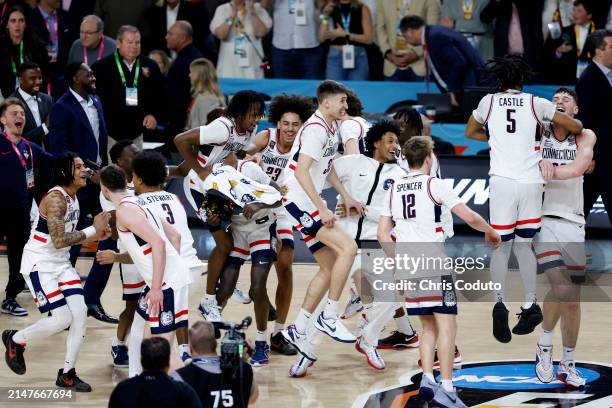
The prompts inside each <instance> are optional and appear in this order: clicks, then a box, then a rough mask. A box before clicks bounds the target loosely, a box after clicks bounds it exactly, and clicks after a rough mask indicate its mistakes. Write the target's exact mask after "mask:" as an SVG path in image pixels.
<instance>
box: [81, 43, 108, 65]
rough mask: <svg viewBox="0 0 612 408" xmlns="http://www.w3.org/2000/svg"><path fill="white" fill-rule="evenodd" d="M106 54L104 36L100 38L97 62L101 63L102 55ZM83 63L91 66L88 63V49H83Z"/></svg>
mask: <svg viewBox="0 0 612 408" xmlns="http://www.w3.org/2000/svg"><path fill="white" fill-rule="evenodd" d="M103 53H104V36H102V37H101V38H100V47H98V59H96V61H100V58H102V54H103ZM83 62H84V63H85V65H89V63H88V62H87V47H83Z"/></svg>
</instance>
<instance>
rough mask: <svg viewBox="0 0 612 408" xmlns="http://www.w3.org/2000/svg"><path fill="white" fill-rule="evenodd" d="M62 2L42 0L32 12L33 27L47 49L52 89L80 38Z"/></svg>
mask: <svg viewBox="0 0 612 408" xmlns="http://www.w3.org/2000/svg"><path fill="white" fill-rule="evenodd" d="M61 3H62V2H61V1H60V0H40V1H39V3H38V6H37V7H36V8H35V9H34V10H32V12H31V13H30V22H31V24H32V29H33V30H34V31H35V32H36V35H37V36H38V38H40V39H41V41H42V42H43V43H44V44H45V47H46V49H47V55H48V58H49V68H48V74H47V76H48V82H49V83H50V84H51V85H52V89H51V90H53V87H56V86H57V85H58V84H56V80H57V78H58V77H60V76H61V75H62V73H63V70H64V67H65V66H66V62H67V61H68V53H69V52H70V47H71V46H72V43H73V42H74V40H76V39H77V38H78V36H77V31H76V28H75V26H74V23H73V22H72V19H71V17H70V14H68V12H66V11H64V10H62V9H61ZM59 89H62V87H61V86H60V87H59ZM54 94H57V93H56V92H54Z"/></svg>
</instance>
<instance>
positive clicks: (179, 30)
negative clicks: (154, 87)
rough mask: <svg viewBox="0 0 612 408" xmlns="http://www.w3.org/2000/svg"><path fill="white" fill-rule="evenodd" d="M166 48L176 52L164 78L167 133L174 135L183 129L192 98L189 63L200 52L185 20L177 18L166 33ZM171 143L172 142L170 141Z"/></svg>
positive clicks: (198, 55)
mask: <svg viewBox="0 0 612 408" xmlns="http://www.w3.org/2000/svg"><path fill="white" fill-rule="evenodd" d="M166 42H167V45H168V48H169V49H171V50H174V51H175V52H176V59H175V60H174V62H173V63H172V65H171V66H170V69H169V70H168V76H167V78H166V87H165V88H166V97H165V99H164V100H165V101H166V106H167V107H168V115H169V118H168V119H169V121H168V122H169V124H168V134H170V135H172V136H174V135H177V134H179V133H181V132H182V131H183V130H185V122H186V119H187V109H188V108H189V103H190V101H191V99H192V97H191V81H190V80H189V65H190V64H191V63H192V62H193V60H196V59H198V58H202V54H201V53H200V51H198V49H197V48H196V47H195V46H194V45H193V30H192V29H191V24H189V23H188V22H187V21H184V20H179V21H177V22H176V23H174V24H173V25H172V27H170V30H168V34H166ZM171 145H172V143H171Z"/></svg>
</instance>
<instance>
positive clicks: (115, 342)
mask: <svg viewBox="0 0 612 408" xmlns="http://www.w3.org/2000/svg"><path fill="white" fill-rule="evenodd" d="M112 346H113V347H116V346H125V340H124V341H121V340H119V338H118V337H117V336H115V337H113V343H112Z"/></svg>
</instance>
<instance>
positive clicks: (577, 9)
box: [546, 0, 595, 84]
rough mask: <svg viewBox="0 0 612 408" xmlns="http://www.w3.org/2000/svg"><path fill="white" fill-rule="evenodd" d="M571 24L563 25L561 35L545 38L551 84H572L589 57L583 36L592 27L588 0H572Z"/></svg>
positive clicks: (593, 24) (591, 13)
mask: <svg viewBox="0 0 612 408" xmlns="http://www.w3.org/2000/svg"><path fill="white" fill-rule="evenodd" d="M572 18H573V20H574V23H573V24H570V25H569V26H567V27H563V31H562V34H561V37H559V38H557V39H552V38H550V37H549V38H548V39H547V40H546V54H547V57H548V63H547V67H546V68H547V71H548V73H547V75H546V79H548V80H549V81H550V82H551V83H553V84H573V83H575V82H576V79H578V78H579V77H580V74H582V71H584V69H585V68H586V67H587V66H588V64H589V61H590V60H591V58H592V55H591V53H590V52H589V50H588V47H586V39H587V37H588V35H589V34H590V33H592V32H593V31H595V23H593V21H592V18H593V5H592V3H591V2H590V1H589V0H576V1H574V8H573V10H572Z"/></svg>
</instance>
